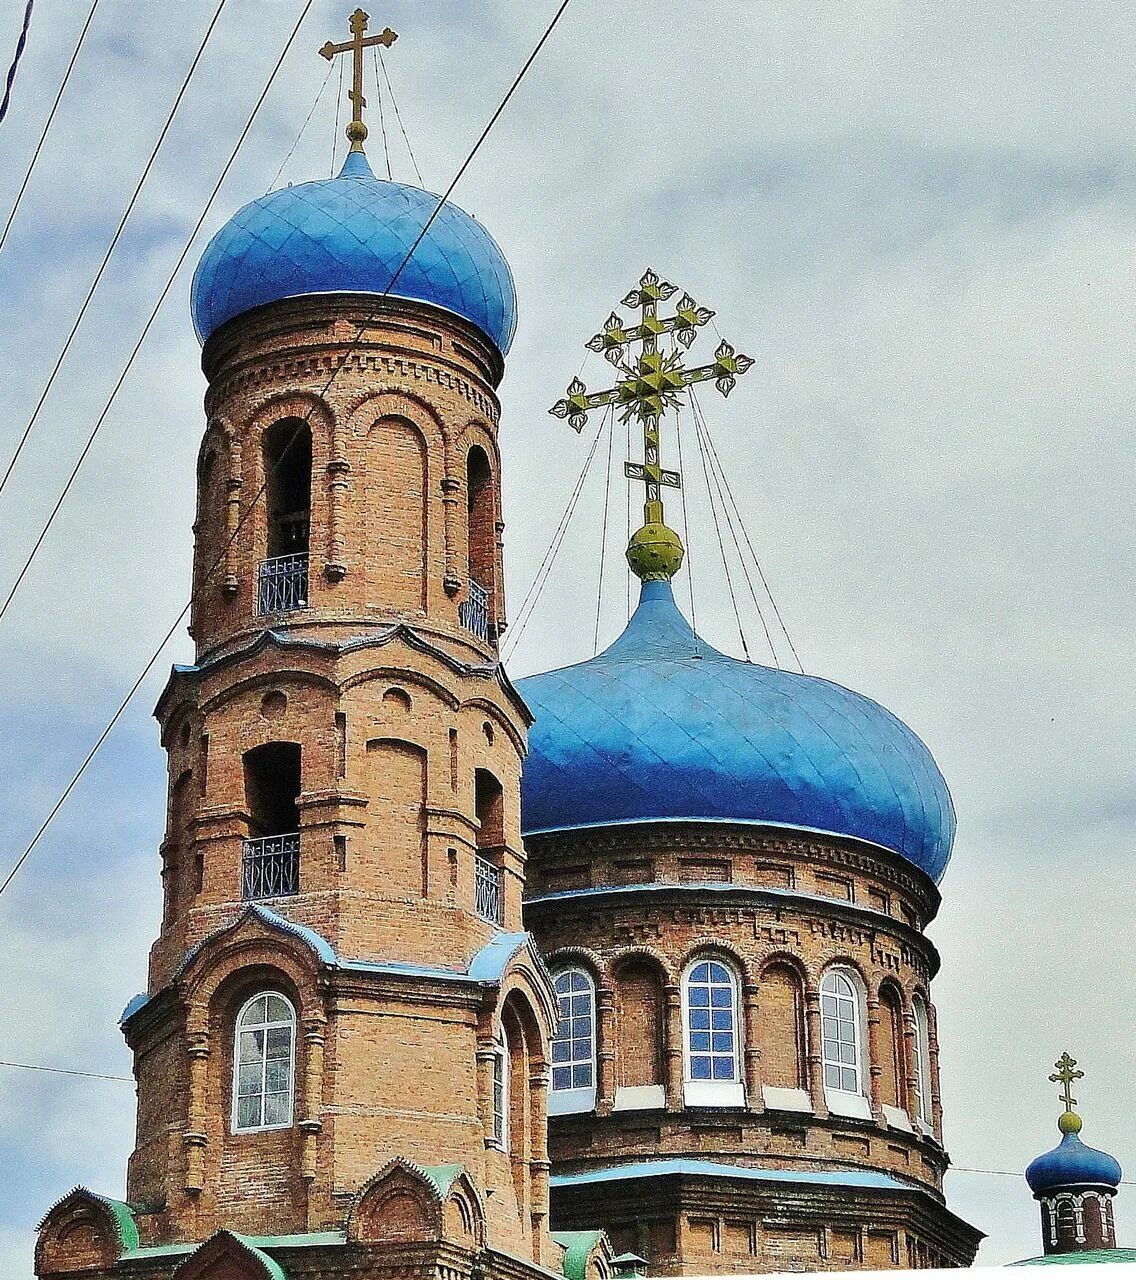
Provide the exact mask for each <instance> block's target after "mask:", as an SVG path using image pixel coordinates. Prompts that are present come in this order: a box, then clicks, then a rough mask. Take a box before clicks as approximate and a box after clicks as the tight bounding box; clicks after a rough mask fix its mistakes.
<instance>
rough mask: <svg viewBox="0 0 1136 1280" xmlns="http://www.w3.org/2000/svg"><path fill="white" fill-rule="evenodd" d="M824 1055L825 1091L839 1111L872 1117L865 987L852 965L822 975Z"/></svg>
mask: <svg viewBox="0 0 1136 1280" xmlns="http://www.w3.org/2000/svg"><path fill="white" fill-rule="evenodd" d="M820 1014H821V1056H822V1061H823V1064H824V1095H825V1102H826V1103H827V1105H828V1109H829V1111H832V1112H834V1113H835V1114H836V1115H843V1116H857V1117H859V1118H860V1119H863V1120H870V1119H871V1118H872V1108H871V1104H870V1103H869V1102H868V1099H867V1096H866V1093H867V1090H866V1088H865V1084H866V1081H867V1077H868V1071H867V1062H866V1056H867V1055H866V1053H865V1045H866V1043H867V1036H866V1035H865V1016H864V990H863V986H862V984H861V982H860V977H859V975H858V974H857V973H855V972H854V971H853V970H852V969H844V968H834V969H829V970H828V972H827V973H826V974H825V975H824V977H823V978H822V979H821V984H820Z"/></svg>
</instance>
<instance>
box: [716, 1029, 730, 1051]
mask: <svg viewBox="0 0 1136 1280" xmlns="http://www.w3.org/2000/svg"><path fill="white" fill-rule="evenodd" d="M712 1048H713V1050H714V1052H715V1053H728V1054H731V1055H732V1054H733V1052H734V1035H733V1032H732V1031H715V1032H714V1043H713V1046H712Z"/></svg>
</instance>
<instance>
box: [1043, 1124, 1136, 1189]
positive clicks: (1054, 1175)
mask: <svg viewBox="0 0 1136 1280" xmlns="http://www.w3.org/2000/svg"><path fill="white" fill-rule="evenodd" d="M1123 1176H1124V1175H1123V1172H1122V1170H1121V1168H1120V1165H1119V1163H1118V1162H1117V1161H1116V1160H1114V1159H1113V1157H1112V1156H1110V1155H1108V1154H1107V1152H1104V1151H1098V1150H1097V1149H1096V1148H1095V1147H1089V1146H1086V1145H1085V1144H1084V1143H1083V1142H1082V1141H1081V1139H1080V1138H1079V1137H1078V1136H1077V1135H1076V1134H1075V1133H1067V1134H1065V1135H1064V1137H1063V1138H1062V1139H1061V1141H1060V1142H1059V1143H1058V1144H1057V1146H1056V1147H1054V1148H1053V1150H1052V1151H1047V1152H1046V1153H1045V1155H1043V1156H1038V1158H1037V1159H1036V1160H1034V1161H1032V1162H1031V1163H1030V1166H1029V1168H1027V1169H1026V1182H1028V1183H1029V1188H1030V1190H1031V1191H1032V1192H1033V1193H1034V1195H1035V1196H1039V1195H1043V1194H1044V1193H1045V1192H1046V1191H1052V1190H1054V1189H1056V1188H1057V1187H1076V1186H1095V1187H1112V1188H1114V1189H1115V1188H1116V1187H1118V1186H1119V1185H1120V1179H1121V1178H1122V1177H1123Z"/></svg>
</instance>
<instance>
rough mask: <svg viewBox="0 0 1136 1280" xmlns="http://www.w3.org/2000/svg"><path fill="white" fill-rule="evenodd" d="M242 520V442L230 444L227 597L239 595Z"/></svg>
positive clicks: (225, 585) (227, 505)
mask: <svg viewBox="0 0 1136 1280" xmlns="http://www.w3.org/2000/svg"><path fill="white" fill-rule="evenodd" d="M240 519H241V442H240V441H239V440H230V442H229V497H228V502H227V504H226V510H225V577H224V584H223V585H224V591H225V594H226V595H227V596H233V595H236V593H237V588H238V587H239V586H240V579H239V578H238V577H237V560H236V555H237V549H236V545H235V542H236V533H237V525H238V524H239V523H240Z"/></svg>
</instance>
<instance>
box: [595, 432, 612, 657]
mask: <svg viewBox="0 0 1136 1280" xmlns="http://www.w3.org/2000/svg"><path fill="white" fill-rule="evenodd" d="M614 445H615V415H614V414H611V415H610V417H609V424H608V432H607V472H606V474H605V476H604V504H603V524H602V527H601V529H600V577H599V584H598V585H597V587H596V632H595V635H594V637H593V638H592V657H593V658H594V657H595V656H596V654H597V653H599V651H600V610H601V609H602V607H603V580H604V563H605V561H606V560H607V512H608V506H609V504H610V502H611V460H612V457H613V455H614V452H615V450H614Z"/></svg>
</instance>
